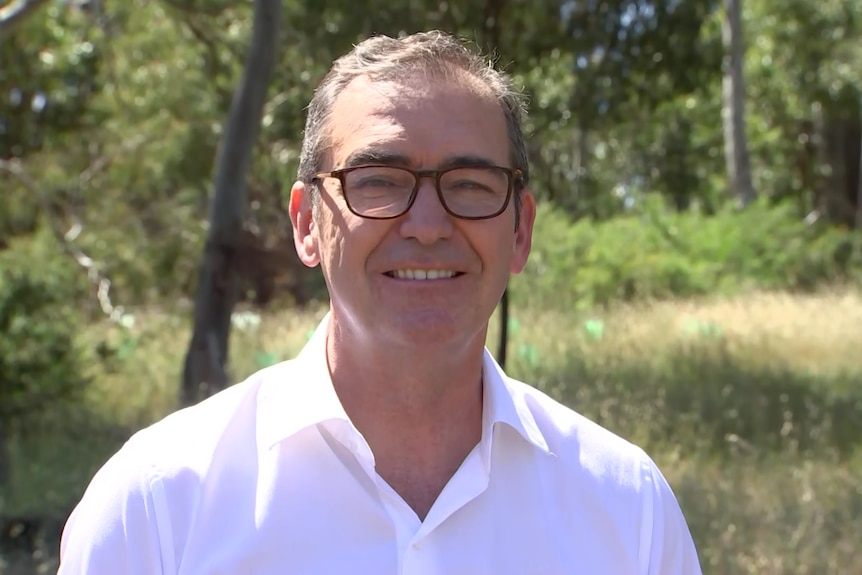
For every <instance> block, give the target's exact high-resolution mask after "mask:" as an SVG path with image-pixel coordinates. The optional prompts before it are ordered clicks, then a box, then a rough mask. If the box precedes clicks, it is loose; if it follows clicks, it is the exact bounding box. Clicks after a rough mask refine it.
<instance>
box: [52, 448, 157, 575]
mask: <svg viewBox="0 0 862 575" xmlns="http://www.w3.org/2000/svg"><path fill="white" fill-rule="evenodd" d="M141 459H142V458H141V457H140V456H139V454H138V455H137V456H136V454H135V453H134V452H133V449H131V447H130V445H129V444H128V443H127V444H126V445H125V446H124V447H123V448H121V449H120V451H119V452H117V453H116V454H115V455H114V456H113V457H112V458H111V459H109V460H108V462H107V463H105V465H104V466H103V467H102V468H101V469H99V471H98V472H97V473H96V475H95V476H94V477H93V479H92V481H91V482H90V484H89V486H88V487H87V489H86V491H85V492H84V495H83V497H82V498H81V501H80V502H79V503H78V505H77V506H76V507H75V509H74V510H73V511H72V513H71V515H70V516H69V519H68V520H67V522H66V525H65V528H64V530H63V535H62V538H61V542H60V567H59V570H58V572H57V574H58V575H83V574H86V575H156V574H167V573H169V570H168V569H169V568H171V566H169V565H166V564H164V563H163V556H162V549H161V545H160V539H159V529H158V527H159V526H158V521H157V516H156V511H157V509H156V506H155V505H156V502H155V501H154V498H153V493H152V488H151V486H152V485H153V481H152V480H151V478H150V475H151V474H150V473H149V470H148V469H147V467H146V465H143V464H142V462H141ZM164 535H165V534H163V536H164Z"/></svg>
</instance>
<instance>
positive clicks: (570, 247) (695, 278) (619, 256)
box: [512, 201, 862, 309]
mask: <svg viewBox="0 0 862 575" xmlns="http://www.w3.org/2000/svg"><path fill="white" fill-rule="evenodd" d="M847 282H853V283H862V240H860V238H858V237H855V236H854V235H853V232H852V231H844V230H840V229H835V228H825V227H820V226H811V225H808V224H806V223H805V222H803V221H801V220H800V219H799V218H798V217H796V215H795V213H794V211H793V208H792V206H790V205H788V204H783V205H777V206H770V205H768V204H767V203H766V202H758V203H755V204H753V205H751V206H749V207H748V208H747V209H746V210H744V211H742V212H739V211H737V210H735V209H732V208H728V209H725V210H723V211H721V212H719V213H717V214H715V215H712V216H707V215H704V214H701V213H697V212H687V213H675V212H672V211H668V210H667V209H666V207H665V206H663V205H660V204H659V203H653V202H651V201H650V202H646V203H645V205H644V206H643V207H641V208H640V209H639V210H638V211H637V212H636V213H635V212H633V213H630V214H628V215H624V216H620V217H617V218H614V219H611V220H608V221H603V222H596V221H592V220H589V219H584V220H580V221H578V222H572V221H571V220H570V219H569V218H568V216H566V215H565V214H564V213H563V212H562V211H561V210H558V209H555V208H554V207H553V206H552V205H550V204H545V205H542V206H540V209H539V214H538V216H537V220H536V230H535V233H534V247H533V253H532V254H531V256H530V261H529V263H528V265H527V268H526V270H525V272H524V274H522V275H521V276H520V277H517V278H515V279H514V280H513V282H512V287H513V289H512V293H513V300H515V301H517V302H518V303H520V304H522V305H523V304H527V305H530V306H531V307H532V306H536V307H540V308H547V307H548V306H549V305H551V304H553V306H554V307H557V306H561V305H562V306H563V307H565V308H569V309H590V308H593V307H595V306H605V305H608V304H611V303H613V302H618V301H639V300H653V299H667V298H674V297H683V298H687V297H693V296H700V295H705V294H722V295H732V294H736V293H740V292H744V291H747V290H749V289H775V290H784V291H791V292H798V291H808V290H814V289H817V288H819V287H821V286H825V285H834V284H835V283H847Z"/></svg>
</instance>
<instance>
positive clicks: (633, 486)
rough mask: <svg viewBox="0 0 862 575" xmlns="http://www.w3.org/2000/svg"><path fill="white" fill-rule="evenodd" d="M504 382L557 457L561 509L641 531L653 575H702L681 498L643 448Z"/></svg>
mask: <svg viewBox="0 0 862 575" xmlns="http://www.w3.org/2000/svg"><path fill="white" fill-rule="evenodd" d="M505 383H506V386H507V387H508V389H509V391H510V393H511V395H512V399H513V401H514V402H515V404H516V405H518V406H519V408H520V409H521V410H522V417H523V418H527V419H531V420H532V421H533V422H534V423H535V426H536V428H537V429H538V430H539V432H540V433H541V435H542V437H543V438H544V440H545V442H546V443H547V445H548V450H549V451H550V452H551V453H552V454H553V456H554V457H553V458H552V459H553V461H554V464H553V465H552V466H551V468H552V469H553V473H552V475H553V479H554V480H555V482H552V484H554V485H558V486H559V489H558V490H557V493H558V503H559V504H560V505H562V506H563V507H567V508H577V509H580V510H581V513H583V512H585V510H589V509H591V510H593V511H594V512H595V513H596V516H595V517H596V520H597V521H602V522H604V523H605V524H606V525H607V524H613V523H614V522H616V525H617V526H618V530H619V532H620V533H622V532H626V529H628V527H627V526H632V525H635V526H637V532H636V533H635V534H634V536H633V537H634V538H636V539H638V545H639V547H638V548H639V551H638V556H639V562H640V564H641V566H642V567H643V570H644V572H646V573H668V574H669V573H674V574H676V573H680V574H682V573H685V574H695V573H700V572H701V570H700V565H699V562H698V558H697V551H696V549H695V547H694V542H693V540H692V537H691V533H690V532H689V529H688V525H687V522H686V520H685V518H684V516H683V514H682V510H681V508H680V506H679V503H678V501H677V498H676V496H675V494H674V492H673V490H672V489H671V486H670V484H669V483H668V482H667V480H666V478H665V476H664V475H663V473H662V472H661V470H660V469H659V468H658V466H657V465H656V463H655V461H654V460H653V459H652V457H651V456H649V455H648V454H647V453H646V451H644V449H642V448H641V447H640V446H638V445H636V444H634V443H632V442H631V441H629V440H627V439H625V438H623V437H621V436H619V435H617V434H616V433H614V432H612V431H610V430H609V429H606V428H604V427H602V426H601V425H599V424H598V423H596V422H594V421H592V420H590V419H588V418H587V417H584V416H583V415H581V414H580V413H578V412H576V411H575V410H573V409H571V408H570V407H567V406H565V405H564V404H562V403H561V402H559V401H557V400H555V399H553V398H551V397H550V396H548V395H547V394H545V393H544V392H542V391H541V390H539V389H536V388H535V387H532V386H530V385H527V384H526V383H523V382H520V381H517V380H514V379H512V378H506V379H505ZM557 482H558V483H557ZM573 501H574V502H575V503H574V504H572V505H569V506H567V505H566V503H567V502H568V503H572V502H573Z"/></svg>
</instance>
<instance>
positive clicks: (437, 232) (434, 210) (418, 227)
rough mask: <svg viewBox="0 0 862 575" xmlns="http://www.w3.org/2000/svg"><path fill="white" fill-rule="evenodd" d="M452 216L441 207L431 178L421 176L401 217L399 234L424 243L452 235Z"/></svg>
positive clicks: (431, 242) (428, 243) (429, 243)
mask: <svg viewBox="0 0 862 575" xmlns="http://www.w3.org/2000/svg"><path fill="white" fill-rule="evenodd" d="M452 229H453V226H452V216H450V215H449V213H448V212H447V211H446V208H444V207H443V204H442V203H441V202H440V197H439V196H438V195H437V190H436V189H435V188H434V180H433V179H432V178H422V179H421V180H420V182H419V190H417V192H416V200H415V201H414V202H413V205H412V206H410V210H408V211H407V213H406V214H404V216H403V217H402V220H401V235H402V236H403V237H405V238H412V239H416V240H418V241H419V242H420V243H422V244H425V245H431V244H433V243H434V242H436V241H438V240H442V239H446V238H449V237H450V236H451V235H452Z"/></svg>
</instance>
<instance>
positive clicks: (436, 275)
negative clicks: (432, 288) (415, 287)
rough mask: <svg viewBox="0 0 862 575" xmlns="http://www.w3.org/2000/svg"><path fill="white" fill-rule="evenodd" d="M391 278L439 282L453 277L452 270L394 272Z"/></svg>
mask: <svg viewBox="0 0 862 575" xmlns="http://www.w3.org/2000/svg"><path fill="white" fill-rule="evenodd" d="M392 276H393V277H396V278H398V279H400V280H439V279H444V278H451V277H455V272H453V271H452V270H395V271H393V272H392Z"/></svg>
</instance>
